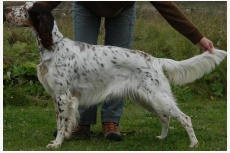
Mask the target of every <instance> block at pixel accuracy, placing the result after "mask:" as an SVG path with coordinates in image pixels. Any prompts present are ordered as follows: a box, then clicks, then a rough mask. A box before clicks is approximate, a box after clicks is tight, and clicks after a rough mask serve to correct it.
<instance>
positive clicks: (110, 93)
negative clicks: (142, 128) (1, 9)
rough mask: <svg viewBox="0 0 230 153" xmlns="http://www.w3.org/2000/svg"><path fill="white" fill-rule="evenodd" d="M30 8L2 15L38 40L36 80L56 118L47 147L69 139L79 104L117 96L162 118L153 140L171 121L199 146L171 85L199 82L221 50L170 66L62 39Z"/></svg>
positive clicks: (50, 20)
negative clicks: (50, 100) (53, 134)
mask: <svg viewBox="0 0 230 153" xmlns="http://www.w3.org/2000/svg"><path fill="white" fill-rule="evenodd" d="M33 4H34V3H33V2H26V3H25V4H24V5H23V6H12V7H7V8H6V9H5V15H6V19H7V21H8V22H10V23H13V24H15V25H17V26H23V27H25V26H28V27H31V28H32V29H33V32H34V33H35V36H36V39H37V44H38V49H39V52H40V64H39V65H38V66H37V76H38V79H39V81H40V82H41V84H42V85H43V87H44V88H45V90H46V92H47V93H48V94H49V95H51V96H52V98H53V99H54V104H55V110H56V116H57V117H56V121H57V136H56V139H55V140H54V141H51V142H50V143H49V144H48V145H47V148H58V147H60V146H61V144H62V143H63V141H64V139H65V138H69V137H70V136H71V131H72V129H73V128H75V127H76V126H77V120H78V119H79V117H80V116H79V112H78V106H79V105H84V106H86V107H88V106H91V105H95V104H98V103H99V102H102V101H104V100H106V99H109V98H113V97H119V96H129V97H130V99H131V100H132V101H133V102H134V103H137V104H138V105H140V106H142V107H143V108H145V109H147V110H148V111H150V112H152V113H154V114H155V115H156V116H157V117H158V118H159V119H160V121H161V123H162V131H161V135H160V136H157V137H156V138H158V139H164V138H165V137H166V136H167V133H168V129H169V121H170V118H171V117H173V118H175V119H177V120H178V121H179V122H180V123H181V124H182V126H183V127H184V128H185V130H186V131H187V133H188V135H189V138H190V147H195V146H198V144H199V143H198V140H197V138H196V135H195V132H194V130H193V126H192V122H191V118H190V117H189V116H188V115H186V114H184V113H183V112H182V111H181V110H180V109H179V108H178V106H177V104H176V100H175V98H174V96H173V94H172V91H171V87H170V83H169V82H172V83H173V84H175V85H184V84H187V83H190V82H193V81H195V80H196V79H199V78H201V77H202V76H203V75H204V74H207V73H210V72H211V71H212V70H213V69H214V68H215V66H216V65H218V64H220V62H221V61H222V60H223V59H224V58H225V57H226V55H227V53H226V52H225V51H222V50H218V49H214V51H215V54H210V53H209V52H205V53H203V54H201V55H197V56H195V57H192V58H190V59H187V60H183V61H174V60H171V59H166V58H156V57H153V56H151V55H150V54H147V53H145V52H143V51H137V50H129V49H124V48H119V47H114V46H99V45H90V44H86V43H82V42H77V41H73V40H70V39H68V38H65V37H64V36H63V35H62V33H61V32H60V31H59V30H58V27H57V24H56V22H55V20H54V17H53V15H52V13H51V12H33V11H31V10H30V8H31V7H32V6H33ZM165 72H166V73H167V75H165ZM76 116H77V119H76Z"/></svg>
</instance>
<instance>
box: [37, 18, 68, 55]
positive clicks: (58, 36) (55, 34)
mask: <svg viewBox="0 0 230 153" xmlns="http://www.w3.org/2000/svg"><path fill="white" fill-rule="evenodd" d="M35 33H36V39H37V45H38V49H39V51H40V52H42V51H45V50H47V51H52V50H54V49H55V47H56V45H57V44H58V43H60V42H61V41H62V40H63V39H64V36H63V34H62V33H61V32H60V31H59V29H58V27H57V24H56V21H54V26H53V29H52V38H51V39H52V40H51V41H52V46H51V48H52V49H51V50H48V49H46V48H45V47H44V46H43V45H42V43H41V38H40V37H39V35H38V34H37V32H36V31H35Z"/></svg>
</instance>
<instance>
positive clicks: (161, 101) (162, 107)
mask: <svg viewBox="0 0 230 153" xmlns="http://www.w3.org/2000/svg"><path fill="white" fill-rule="evenodd" d="M157 97H158V99H155V100H154V103H153V104H151V106H152V107H154V109H156V110H157V111H158V117H159V118H160V119H161V120H162V134H161V136H160V137H158V138H163V137H164V136H166V134H167V129H168V125H167V124H168V123H167V122H168V121H169V120H168V121H167V119H168V118H169V116H171V117H173V118H176V119H177V120H178V121H179V122H180V123H181V125H182V126H183V127H184V128H185V130H186V131H187V133H188V135H189V138H190V142H191V144H190V147H194V146H198V144H199V143H198V140H197V138H196V135H195V132H194V130H193V127H192V122H191V119H190V117H189V116H187V115H186V114H184V113H183V112H181V111H180V109H179V108H178V107H177V105H176V103H175V101H174V98H171V97H172V96H171V95H168V94H167V93H160V95H158V96H157ZM162 97H164V98H162Z"/></svg>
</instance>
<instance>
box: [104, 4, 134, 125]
mask: <svg viewBox="0 0 230 153" xmlns="http://www.w3.org/2000/svg"><path fill="white" fill-rule="evenodd" d="M135 15H136V8H135V5H133V6H132V7H130V8H127V9H126V10H124V11H123V12H122V14H121V15H120V16H118V17H116V18H106V19H105V45H110V46H118V47H123V48H131V46H132V42H133V34H134V23H135ZM118 83H119V82H118ZM124 102H125V97H122V98H114V99H111V100H108V101H105V102H104V104H103V107H102V110H101V120H102V122H114V123H116V124H118V125H119V121H120V118H121V115H122V112H123V105H124Z"/></svg>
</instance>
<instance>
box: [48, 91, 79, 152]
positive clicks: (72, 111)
mask: <svg viewBox="0 0 230 153" xmlns="http://www.w3.org/2000/svg"><path fill="white" fill-rule="evenodd" d="M55 104H56V109H57V110H56V111H57V136H56V139H55V140H54V141H51V143H50V144H48V145H47V146H46V147H47V148H59V147H60V146H61V144H62V142H63V141H64V138H69V137H70V136H71V133H72V129H74V127H75V126H76V124H77V122H76V121H77V118H76V116H78V117H79V113H78V100H77V98H75V97H72V96H71V95H69V94H62V95H59V96H57V97H56V101H55Z"/></svg>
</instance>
